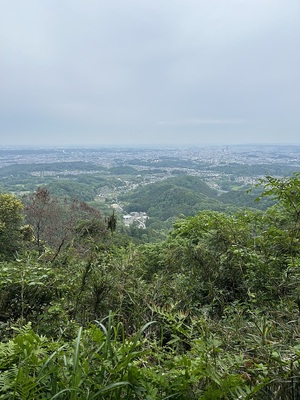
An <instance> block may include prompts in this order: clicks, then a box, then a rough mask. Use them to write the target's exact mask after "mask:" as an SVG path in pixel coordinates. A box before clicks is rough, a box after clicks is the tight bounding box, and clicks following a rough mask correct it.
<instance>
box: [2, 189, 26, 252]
mask: <svg viewBox="0 0 300 400" xmlns="http://www.w3.org/2000/svg"><path fill="white" fill-rule="evenodd" d="M22 210H23V205H22V202H21V201H20V200H19V199H17V198H16V197H15V196H14V195H12V194H0V257H1V258H2V259H6V258H12V257H13V256H14V255H15V253H16V251H17V250H18V249H19V248H20V239H21V234H20V227H21V223H22V220H23V217H22Z"/></svg>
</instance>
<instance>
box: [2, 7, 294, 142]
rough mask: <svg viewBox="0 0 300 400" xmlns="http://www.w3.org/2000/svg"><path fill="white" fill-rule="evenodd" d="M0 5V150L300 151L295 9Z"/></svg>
mask: <svg viewBox="0 0 300 400" xmlns="http://www.w3.org/2000/svg"><path fill="white" fill-rule="evenodd" d="M0 6H1V7H0V10H1V13H0V57H1V58H0V145H52V146H56V145H57V146H64V145H70V146H71V145H86V146H90V145H96V146H101V145H103V144H104V145H109V144H112V145H131V144H135V145H146V144H147V145H148V144H155V145H159V144H164V145H176V144H196V145H202V144H240V143H295V144H300V0H0Z"/></svg>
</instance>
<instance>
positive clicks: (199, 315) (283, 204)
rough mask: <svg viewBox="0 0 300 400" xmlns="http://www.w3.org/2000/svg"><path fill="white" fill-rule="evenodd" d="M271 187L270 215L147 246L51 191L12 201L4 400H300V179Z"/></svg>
mask: <svg viewBox="0 0 300 400" xmlns="http://www.w3.org/2000/svg"><path fill="white" fill-rule="evenodd" d="M260 186H261V188H262V189H263V193H262V195H261V197H262V198H266V197H268V198H271V199H272V200H273V201H274V202H275V205H274V206H272V207H270V208H268V209H267V210H266V211H253V210H245V209H243V210H240V211H238V212H235V213H231V214H228V213H225V212H220V211H207V210H202V211H200V212H199V213H198V214H197V215H195V216H188V217H182V218H181V219H179V220H177V222H176V223H175V224H174V227H173V229H172V231H171V232H170V234H169V235H168V237H167V238H166V239H165V240H161V241H159V242H156V243H147V244H143V245H134V244H132V243H131V242H130V241H129V240H128V238H126V237H125V236H124V233H123V234H122V233H121V232H120V229H119V228H118V221H117V219H116V216H115V214H112V215H111V217H110V218H109V219H107V220H106V219H105V218H103V217H102V216H101V215H100V213H99V212H98V211H97V210H93V209H92V208H91V207H90V206H88V205H86V204H85V203H80V202H76V201H73V202H70V201H68V200H66V201H65V202H60V201H59V200H58V199H57V198H56V197H54V196H52V195H51V194H50V193H49V192H48V191H47V189H45V188H39V189H38V190H37V191H35V192H34V193H32V194H31V195H30V196H28V197H27V198H26V199H24V205H22V203H21V202H20V200H18V199H16V198H15V197H14V196H12V195H1V198H0V207H1V208H0V211H1V219H0V229H1V230H0V234H1V235H2V236H1V238H3V240H2V241H1V246H2V247H1V248H0V252H1V258H2V261H1V264H0V289H1V291H0V321H1V322H0V332H1V334H2V338H3V339H2V343H1V344H0V399H116V400H117V399H147V400H150V399H168V398H174V399H179V400H181V399H182V400H185V399H186V400H190V399H207V400H208V399H220V400H221V399H222V400H224V399H232V400H235V399H244V400H246V399H248V400H249V399H259V400H260V399H263V400H267V399H281V400H283V399H293V400H296V399H298V398H299V396H300V378H299V374H300V365H299V363H300V347H299V316H300V269H299V268H300V241H299V234H300V197H299V196H300V195H299V193H300V174H294V175H293V176H292V177H290V178H286V179H277V178H273V177H270V176H268V177H266V178H265V179H263V180H261V182H260ZM187 190H189V189H188V188H187ZM23 208H24V211H23ZM23 213H24V215H23ZM24 232H26V235H25V233H24ZM21 233H22V234H21ZM11 244H13V246H12V247H11Z"/></svg>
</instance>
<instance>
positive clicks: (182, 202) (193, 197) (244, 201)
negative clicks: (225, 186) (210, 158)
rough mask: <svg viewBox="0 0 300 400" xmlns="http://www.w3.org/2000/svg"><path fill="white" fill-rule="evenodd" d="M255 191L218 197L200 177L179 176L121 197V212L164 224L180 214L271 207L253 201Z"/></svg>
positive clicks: (256, 193) (267, 204)
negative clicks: (143, 214) (143, 215)
mask: <svg viewBox="0 0 300 400" xmlns="http://www.w3.org/2000/svg"><path fill="white" fill-rule="evenodd" d="M259 195H260V191H259V190H254V191H253V192H250V193H248V192H247V191H246V189H245V190H238V191H237V190H236V191H233V190H232V191H230V192H228V193H222V194H220V193H219V192H218V191H217V190H215V189H212V188H211V187H210V186H208V185H207V184H206V183H205V182H204V181H203V180H202V179H201V178H198V177H195V176H180V177H175V178H169V179H166V180H163V181H160V182H155V183H153V184H150V185H147V186H144V187H141V188H137V189H135V190H134V191H132V192H130V193H127V194H126V195H123V196H122V197H121V200H122V201H124V202H125V209H126V210H127V211H128V212H131V211H144V212H147V213H148V214H149V216H150V217H155V218H157V219H159V220H161V221H165V220H167V219H168V218H170V217H177V216H179V215H181V214H184V215H186V216H191V215H195V214H196V213H197V212H199V211H202V210H215V211H224V210H226V209H227V208H230V209H236V208H237V207H251V208H258V207H259V208H261V209H262V208H263V209H265V208H266V207H267V206H269V205H271V202H270V200H265V202H264V201H262V202H259V203H257V202H255V199H256V198H257V197H258V196H259Z"/></svg>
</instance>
